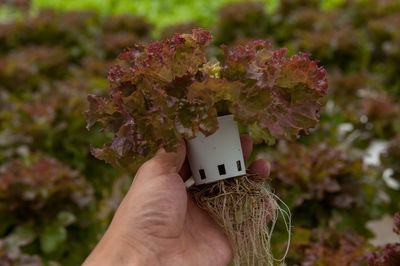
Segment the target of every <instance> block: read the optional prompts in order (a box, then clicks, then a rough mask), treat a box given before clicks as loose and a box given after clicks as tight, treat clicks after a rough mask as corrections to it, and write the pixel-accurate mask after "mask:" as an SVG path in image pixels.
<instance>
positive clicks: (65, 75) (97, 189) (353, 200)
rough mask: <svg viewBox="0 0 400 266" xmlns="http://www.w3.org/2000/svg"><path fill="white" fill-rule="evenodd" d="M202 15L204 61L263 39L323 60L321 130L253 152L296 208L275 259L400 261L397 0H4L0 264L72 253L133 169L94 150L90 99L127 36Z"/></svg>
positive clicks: (157, 31) (184, 29)
mask: <svg viewBox="0 0 400 266" xmlns="http://www.w3.org/2000/svg"><path fill="white" fill-rule="evenodd" d="M198 27H203V28H205V29H209V30H211V31H212V34H213V36H214V39H213V43H212V45H211V46H210V48H209V49H208V50H207V53H208V55H209V57H216V58H221V51H220V49H218V47H219V46H220V45H221V44H226V45H228V46H234V45H238V44H243V43H246V42H248V41H249V40H252V39H266V40H269V41H270V42H271V43H272V45H273V47H275V48H277V47H287V48H288V49H289V55H292V54H294V53H298V52H299V51H302V52H306V53H310V54H311V55H312V58H317V59H319V60H320V65H322V66H324V67H325V68H326V69H327V71H328V74H329V95H328V97H326V99H325V102H326V107H325V109H324V111H323V112H322V113H321V122H320V124H319V125H318V127H317V128H315V129H314V130H312V132H311V133H310V134H309V135H307V136H303V137H301V138H300V139H298V141H296V142H285V141H281V142H278V143H277V144H276V145H274V146H267V145H257V146H256V147H255V152H254V154H253V156H252V159H254V158H256V157H262V158H267V159H268V160H270V162H271V164H272V173H271V180H270V185H271V188H272V189H273V190H274V191H275V193H277V194H278V196H280V197H281V198H282V199H283V200H284V201H285V202H286V203H287V204H288V205H289V207H290V208H291V210H292V214H293V216H292V217H293V221H292V222H293V236H292V245H291V250H290V252H289V255H288V257H287V259H286V263H287V265H368V263H370V265H400V244H399V239H400V237H399V236H398V235H396V234H395V232H394V231H396V232H397V233H398V231H399V227H400V217H399V216H395V218H393V217H394V214H395V212H397V211H399V210H400V193H399V192H400V103H399V97H400V63H399V62H400V1H398V0H379V1H377V0H347V1H346V0H324V1H319V0H264V1H257V2H256V1H234V2H233V1H228V0H203V1H198V0H197V1H196V0H168V1H163V0H134V1H130V0H101V1H100V0H69V1H65V0H33V1H29V0H0V265H1V266H5V265H52V266H53V265H54V266H56V265H79V264H80V263H82V261H83V260H84V258H85V257H86V256H87V255H88V254H89V252H90V250H91V249H93V247H94V246H95V244H96V243H97V241H98V240H99V238H100V237H101V235H102V233H103V232H104V230H105V229H106V228H107V225H108V223H109V222H110V219H111V218H112V215H113V213H114V211H115V209H116V207H117V206H118V204H119V202H120V200H121V198H122V197H123V195H124V193H125V192H126V190H127V189H128V187H129V185H130V182H131V181H132V175H129V174H127V173H126V172H124V171H123V170H122V169H113V168H112V167H111V166H110V165H106V164H105V163H104V162H103V161H99V160H97V159H95V158H94V157H92V156H91V155H90V151H89V149H90V144H93V145H95V146H99V144H100V143H104V142H105V141H106V140H107V138H110V137H112V136H107V135H104V134H102V133H100V132H98V130H91V131H90V132H88V131H87V130H86V129H85V124H86V123H85V117H84V116H83V115H82V112H83V111H85V110H86V109H87V107H88V105H87V102H86V96H87V94H88V93H95V94H97V95H101V94H103V95H106V94H107V93H108V82H107V73H108V68H109V67H110V66H111V65H113V64H115V63H116V62H117V60H116V57H117V56H118V54H119V53H120V52H122V50H123V49H124V48H126V47H131V46H132V45H133V44H134V43H137V42H143V43H146V42H149V41H151V40H158V39H161V38H169V37H171V36H172V35H173V33H189V32H191V30H192V28H198ZM396 226H397V227H396ZM393 228H394V229H393ZM286 240H287V235H286V233H285V230H284V227H283V226H278V227H277V228H276V230H275V233H274V237H273V248H274V254H275V257H277V258H278V257H280V255H281V253H282V251H283V250H284V247H285V245H286ZM396 241H397V242H398V243H397V244H390V243H395V242H396Z"/></svg>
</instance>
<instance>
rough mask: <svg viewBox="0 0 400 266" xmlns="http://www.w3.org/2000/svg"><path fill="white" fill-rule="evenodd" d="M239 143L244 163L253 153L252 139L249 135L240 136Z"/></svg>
mask: <svg viewBox="0 0 400 266" xmlns="http://www.w3.org/2000/svg"><path fill="white" fill-rule="evenodd" d="M240 143H241V144H242V151H243V158H244V161H245V162H246V161H247V160H248V159H249V157H250V155H251V152H252V151H253V139H252V138H251V137H250V136H249V135H242V136H240Z"/></svg>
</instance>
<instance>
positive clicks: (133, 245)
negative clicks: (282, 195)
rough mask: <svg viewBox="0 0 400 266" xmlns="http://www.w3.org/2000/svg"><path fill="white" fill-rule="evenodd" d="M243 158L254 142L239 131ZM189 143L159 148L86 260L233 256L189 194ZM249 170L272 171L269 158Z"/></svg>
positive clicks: (186, 260) (204, 260)
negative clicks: (173, 150)
mask: <svg viewBox="0 0 400 266" xmlns="http://www.w3.org/2000/svg"><path fill="white" fill-rule="evenodd" d="M241 143H242V150H243V155H244V159H245V161H246V160H247V159H248V158H249V156H250V154H251V151H252V146H253V142H252V140H251V138H250V137H249V136H242V137H241ZM185 158H186V146H185V145H184V143H182V144H181V145H180V147H179V148H178V151H177V152H176V153H167V152H165V151H164V150H160V151H158V152H157V154H156V155H155V156H154V157H153V158H152V159H150V160H149V161H147V162H146V163H144V164H143V165H142V166H141V167H140V169H139V170H138V172H137V174H136V176H135V178H134V180H133V182H132V185H131V187H130V189H129V191H128V193H127V195H126V196H125V198H124V199H123V201H122V202H121V204H120V206H119V207H118V210H117V211H116V213H115V215H114V218H113V220H112V222H111V224H110V226H109V228H108V229H107V231H106V233H105V234H104V236H103V238H102V239H101V241H100V242H99V243H98V245H97V246H96V248H95V249H94V250H93V251H92V253H91V254H90V255H89V257H88V258H87V259H86V261H85V263H84V265H85V266H91V265H216V266H219V265H226V264H228V263H229V261H230V260H231V258H232V251H231V248H230V245H229V242H228V239H227V238H226V236H225V235H224V233H223V232H222V230H221V228H219V227H218V225H217V224H216V223H215V222H214V221H213V220H212V219H211V217H210V216H209V215H208V214H207V213H206V212H205V211H204V210H202V209H200V208H199V207H198V206H197V205H196V203H195V202H194V200H193V199H192V197H191V196H190V195H188V194H187V192H186V187H185V185H184V180H185V179H187V178H188V177H189V176H190V175H191V174H190V168H189V166H188V164H187V161H185ZM249 171H250V172H252V173H255V174H257V175H258V176H259V177H260V178H267V177H268V176H269V171H270V166H269V163H268V162H267V161H265V160H255V161H254V162H253V163H252V164H251V165H250V167H249Z"/></svg>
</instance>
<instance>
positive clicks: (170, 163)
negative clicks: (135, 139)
mask: <svg viewBox="0 0 400 266" xmlns="http://www.w3.org/2000/svg"><path fill="white" fill-rule="evenodd" d="M185 158H186V144H185V141H184V140H181V142H180V143H179V147H178V149H177V151H176V152H166V151H165V149H160V150H158V151H157V153H156V155H155V156H154V157H153V158H151V159H150V160H148V161H147V162H145V163H144V164H143V165H142V166H141V167H140V168H139V170H138V172H137V174H136V178H139V176H142V175H144V176H147V175H152V176H159V175H164V174H176V173H178V172H179V170H180V169H181V168H182V165H183V163H184V161H185Z"/></svg>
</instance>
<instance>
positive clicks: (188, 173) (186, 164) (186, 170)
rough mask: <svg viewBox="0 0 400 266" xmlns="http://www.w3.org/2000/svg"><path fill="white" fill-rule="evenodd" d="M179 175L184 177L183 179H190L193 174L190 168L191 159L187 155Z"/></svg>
mask: <svg viewBox="0 0 400 266" xmlns="http://www.w3.org/2000/svg"><path fill="white" fill-rule="evenodd" d="M179 175H180V176H181V177H182V179H183V181H186V180H188V179H189V177H191V176H192V170H190V166H189V160H188V158H187V157H186V160H185V162H184V163H183V166H182V168H181V170H179Z"/></svg>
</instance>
